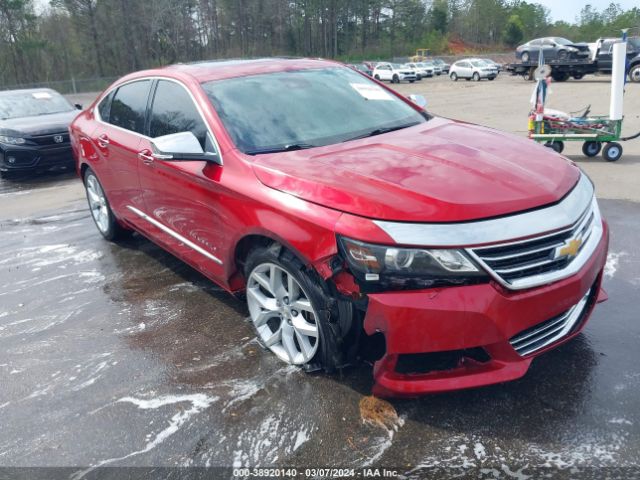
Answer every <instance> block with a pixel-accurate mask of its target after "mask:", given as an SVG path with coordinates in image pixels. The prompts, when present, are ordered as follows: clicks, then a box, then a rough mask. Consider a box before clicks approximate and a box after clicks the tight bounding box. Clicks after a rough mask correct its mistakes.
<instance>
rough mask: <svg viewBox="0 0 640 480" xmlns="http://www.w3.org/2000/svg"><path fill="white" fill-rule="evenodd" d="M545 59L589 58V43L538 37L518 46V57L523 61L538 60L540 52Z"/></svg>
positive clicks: (560, 38)
mask: <svg viewBox="0 0 640 480" xmlns="http://www.w3.org/2000/svg"><path fill="white" fill-rule="evenodd" d="M541 51H542V52H543V55H544V59H545V60H569V59H587V58H588V57H589V45H587V44H586V43H574V42H572V41H571V40H567V39H566V38H562V37H544V38H536V39H535V40H531V41H529V42H527V43H525V44H523V45H520V46H519V47H518V48H516V58H518V59H520V60H522V62H523V63H529V62H531V61H536V62H537V61H538V56H539V55H540V52H541Z"/></svg>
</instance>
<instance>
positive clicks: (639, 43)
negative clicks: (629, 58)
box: [627, 37, 640, 49]
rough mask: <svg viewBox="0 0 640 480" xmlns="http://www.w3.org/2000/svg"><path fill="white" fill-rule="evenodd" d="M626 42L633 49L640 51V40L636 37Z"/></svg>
mask: <svg viewBox="0 0 640 480" xmlns="http://www.w3.org/2000/svg"><path fill="white" fill-rule="evenodd" d="M627 42H629V45H633V46H634V47H635V48H637V49H640V38H638V37H632V38H628V39H627Z"/></svg>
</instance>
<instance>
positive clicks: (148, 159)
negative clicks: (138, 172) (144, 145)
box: [138, 150, 155, 165]
mask: <svg viewBox="0 0 640 480" xmlns="http://www.w3.org/2000/svg"><path fill="white" fill-rule="evenodd" d="M138 158H139V159H140V160H142V163H144V164H145V165H151V164H152V163H153V162H154V161H155V158H153V155H151V152H150V151H149V150H142V151H141V152H138Z"/></svg>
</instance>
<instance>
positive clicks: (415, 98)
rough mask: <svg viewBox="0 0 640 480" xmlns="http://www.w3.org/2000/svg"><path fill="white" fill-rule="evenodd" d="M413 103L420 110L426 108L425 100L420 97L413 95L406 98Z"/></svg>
mask: <svg viewBox="0 0 640 480" xmlns="http://www.w3.org/2000/svg"><path fill="white" fill-rule="evenodd" d="M407 98H408V99H409V100H411V101H412V102H413V103H415V104H416V105H417V106H419V107H420V108H425V107H426V106H427V99H426V98H424V96H422V95H414V94H413V93H412V94H411V95H409V96H408V97H407Z"/></svg>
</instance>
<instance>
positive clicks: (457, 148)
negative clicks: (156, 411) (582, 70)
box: [71, 59, 608, 396]
mask: <svg viewBox="0 0 640 480" xmlns="http://www.w3.org/2000/svg"><path fill="white" fill-rule="evenodd" d="M71 139H72V146H73V150H74V154H75V157H76V159H77V168H78V173H79V174H80V176H81V177H82V179H83V181H84V185H85V187H86V191H87V198H88V201H89V207H90V209H91V213H92V215H93V218H94V220H95V223H96V226H97V228H98V230H99V231H100V233H101V234H102V235H103V236H104V237H105V238H107V239H108V240H116V239H118V238H120V237H122V236H123V235H127V234H129V233H130V232H131V231H137V232H139V233H141V234H142V235H144V236H146V237H148V238H150V239H151V240H153V241H154V242H156V243H157V244H159V245H160V246H162V247H163V248H165V249H166V250H168V251H169V252H171V253H173V254H174V255H176V256H177V257H179V258H181V259H182V260H184V261H185V262H187V263H188V264H190V265H191V266H193V267H194V268H196V269H197V270H199V271H200V272H202V273H203V274H205V275H206V276H207V277H209V278H210V279H211V280H212V281H214V282H216V283H217V284H219V285H221V286H222V287H224V288H225V289H227V290H228V291H229V292H241V291H246V298H247V306H248V310H249V314H250V316H251V320H252V321H253V325H254V327H255V330H256V335H257V337H258V339H259V340H260V342H261V343H262V344H263V345H264V346H265V347H266V348H267V349H269V350H270V351H271V352H273V353H274V354H275V355H276V356H277V357H278V358H279V359H281V360H282V361H283V362H288V363H291V364H295V365H307V366H309V367H310V368H313V367H322V368H324V369H326V370H327V371H331V370H333V369H335V368H336V367H340V366H342V365H345V364H347V363H349V362H350V361H352V360H353V358H354V356H355V355H356V353H355V352H357V347H358V344H359V343H360V342H362V341H364V340H367V339H370V338H372V337H377V338H379V339H383V340H384V351H383V352H381V353H380V356H379V357H378V359H377V361H376V363H375V367H374V377H375V381H376V383H375V387H374V391H375V393H376V394H378V395H398V396H413V395H418V394H423V393H430V392H440V391H446V390H454V389H461V388H469V387H477V386H480V385H488V384H493V383H497V382H504V381H507V380H513V379H516V378H519V377H521V376H522V375H524V374H525V372H526V371H527V369H528V367H529V365H530V364H531V361H532V359H533V358H534V357H536V356H537V355H540V354H542V353H544V352H545V351H547V350H549V349H551V348H554V347H556V346H558V345H560V344H561V343H563V342H566V341H567V340H569V339H571V338H572V337H574V336H575V335H577V334H578V332H579V331H580V330H581V329H582V328H583V326H584V324H585V322H586V321H587V318H588V317H589V315H590V313H591V311H592V309H593V307H594V305H595V304H596V303H597V302H598V301H599V300H603V299H604V298H605V294H604V292H602V291H601V289H600V283H601V278H602V270H603V267H604V264H605V261H606V255H607V245H608V229H607V224H606V222H604V221H603V219H602V218H601V216H600V211H599V209H598V203H597V201H596V199H595V196H594V187H593V185H592V183H591V181H590V180H589V179H588V178H587V177H586V176H585V175H584V174H583V173H582V172H581V171H580V169H579V168H578V167H577V166H575V165H574V164H573V163H571V162H570V161H568V160H566V159H565V158H564V157H562V156H560V155H558V154H557V153H555V152H553V151H551V150H549V149H547V148H545V147H543V146H539V145H537V144H535V143H533V142H530V141H528V140H526V139H520V138H516V137H514V136H511V135H508V134H505V133H502V132H499V131H496V130H491V129H488V128H484V127H480V126H476V125H471V124H466V123H461V122H457V121H453V120H448V119H444V118H438V117H434V116H432V115H430V114H429V113H427V112H426V111H424V110H423V108H421V107H420V106H419V105H417V104H416V103H414V102H412V101H410V100H408V99H406V98H404V97H402V96H400V95H399V94H398V93H396V92H394V91H393V90H390V89H388V88H387V87H385V86H384V85H381V84H379V83H378V82H376V81H374V80H372V79H370V78H368V77H367V76H365V75H363V74H361V73H358V72H355V71H353V70H352V69H350V68H347V67H344V66H342V65H340V64H337V63H333V62H328V61H319V60H302V59H300V60H292V59H282V60H281V59H266V60H247V61H222V62H210V63H197V64H191V65H175V66H171V67H167V68H162V69H157V70H148V71H143V72H137V73H133V74H130V75H127V76H126V77H124V78H122V79H120V80H118V81H117V82H116V83H114V84H113V85H112V86H111V87H110V88H108V89H107V90H106V91H105V92H104V93H103V94H102V95H100V97H99V98H98V99H97V100H96V101H95V102H94V103H93V104H92V105H91V106H90V107H89V108H88V109H87V110H86V111H84V112H83V113H82V114H81V115H80V116H79V117H78V118H77V119H76V120H75V121H74V122H73V124H72V126H71Z"/></svg>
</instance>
